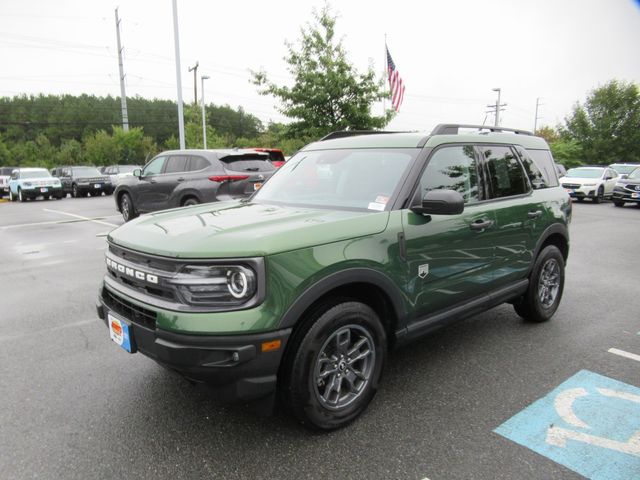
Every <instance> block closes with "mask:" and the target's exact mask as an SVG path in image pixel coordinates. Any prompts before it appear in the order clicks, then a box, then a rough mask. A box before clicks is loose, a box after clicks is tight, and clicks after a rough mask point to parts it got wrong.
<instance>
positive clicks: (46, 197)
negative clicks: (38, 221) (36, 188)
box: [43, 195, 51, 200]
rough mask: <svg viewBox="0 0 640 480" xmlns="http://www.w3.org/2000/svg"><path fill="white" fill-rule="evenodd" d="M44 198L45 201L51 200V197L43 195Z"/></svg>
mask: <svg viewBox="0 0 640 480" xmlns="http://www.w3.org/2000/svg"><path fill="white" fill-rule="evenodd" d="M43 198H44V199H45V200H49V199H50V198H51V195H43Z"/></svg>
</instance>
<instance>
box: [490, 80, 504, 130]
mask: <svg viewBox="0 0 640 480" xmlns="http://www.w3.org/2000/svg"><path fill="white" fill-rule="evenodd" d="M491 90H492V91H494V92H498V99H497V100H496V104H495V105H487V107H489V108H491V109H493V110H494V111H495V114H496V121H495V126H496V127H499V126H500V112H501V111H502V112H504V108H502V107H506V106H507V104H506V103H500V93H501V89H500V88H492V89H491Z"/></svg>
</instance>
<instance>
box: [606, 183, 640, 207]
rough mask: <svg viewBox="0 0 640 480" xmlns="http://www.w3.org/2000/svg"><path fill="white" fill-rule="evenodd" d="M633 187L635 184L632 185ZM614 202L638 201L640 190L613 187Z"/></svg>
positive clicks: (639, 199) (639, 200)
mask: <svg viewBox="0 0 640 480" xmlns="http://www.w3.org/2000/svg"><path fill="white" fill-rule="evenodd" d="M634 187H635V185H634ZM612 199H613V201H614V202H636V203H640V190H635V189H634V190H631V189H628V188H621V187H615V188H614V190H613V197H612Z"/></svg>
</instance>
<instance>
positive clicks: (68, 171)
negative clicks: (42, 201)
mask: <svg viewBox="0 0 640 480" xmlns="http://www.w3.org/2000/svg"><path fill="white" fill-rule="evenodd" d="M62 175H63V176H65V177H70V176H71V169H70V168H65V169H64V170H62Z"/></svg>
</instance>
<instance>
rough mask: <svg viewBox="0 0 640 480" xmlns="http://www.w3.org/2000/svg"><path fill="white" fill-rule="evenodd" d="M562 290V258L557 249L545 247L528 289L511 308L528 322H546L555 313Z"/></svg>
mask: <svg viewBox="0 0 640 480" xmlns="http://www.w3.org/2000/svg"><path fill="white" fill-rule="evenodd" d="M563 290H564V257H563V256H562V253H561V252H560V250H559V249H558V247H556V246H555V245H547V246H546V247H545V248H544V249H543V250H542V251H541V252H540V254H539V255H538V258H537V259H536V262H535V264H534V265H533V270H532V271H531V275H530V276H529V288H528V289H527V291H526V292H525V294H524V295H523V296H522V299H521V300H520V301H519V302H517V303H515V304H514V305H513V307H514V308H515V311H516V313H517V314H518V315H520V316H521V317H522V318H523V319H525V320H526V321H528V322H538V323H539V322H546V321H547V320H549V319H550V318H551V317H552V316H553V314H554V313H556V310H557V309H558V306H559V305H560V300H561V299H562V292H563ZM541 296H543V299H541V298H540V297H541ZM551 297H552V298H551Z"/></svg>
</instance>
